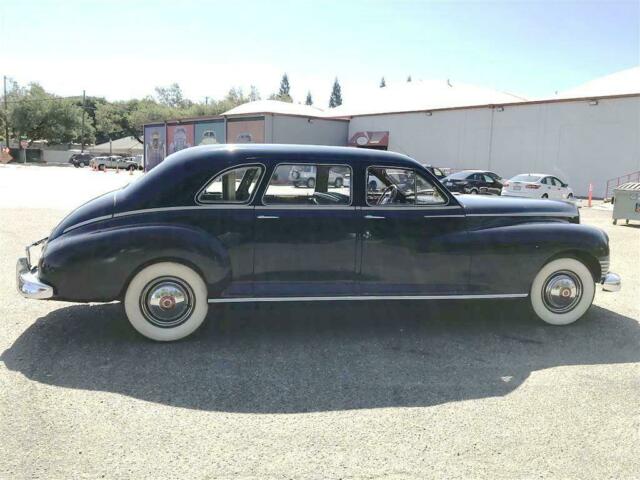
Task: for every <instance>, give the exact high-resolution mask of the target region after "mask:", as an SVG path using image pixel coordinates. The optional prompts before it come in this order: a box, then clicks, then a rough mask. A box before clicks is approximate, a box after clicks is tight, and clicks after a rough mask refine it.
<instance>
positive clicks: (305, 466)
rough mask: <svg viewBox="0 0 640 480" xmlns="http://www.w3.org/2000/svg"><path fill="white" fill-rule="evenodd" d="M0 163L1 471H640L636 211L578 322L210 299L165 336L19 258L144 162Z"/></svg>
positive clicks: (592, 213)
mask: <svg viewBox="0 0 640 480" xmlns="http://www.w3.org/2000/svg"><path fill="white" fill-rule="evenodd" d="M140 175H141V174H140V173H138V172H136V173H134V175H131V176H130V175H129V174H128V173H124V172H121V173H119V174H116V173H115V172H106V173H103V172H93V171H90V170H89V169H74V168H68V167H66V168H65V167H31V166H29V167H22V166H14V165H9V166H0V287H1V288H2V290H3V291H5V292H6V295H5V298H4V301H3V302H2V303H0V321H1V323H0V438H2V442H1V443H0V478H67V477H105V478H132V477H138V478H139V477H153V478H169V477H172V478H175V477H180V476H183V477H186V476H189V477H193V478H232V477H233V478H248V479H249V478H256V479H257V478H318V479H320V478H322V479H324V478H391V479H410V478H425V477H447V478H470V477H474V478H477V477H491V478H513V477H519V478H522V477H526V478H531V477H547V478H558V477H563V478H602V477H614V478H637V477H639V476H640V459H639V458H640V456H639V455H638V451H640V301H639V300H638V292H640V266H639V265H640V225H639V224H637V223H636V224H635V225H630V226H625V225H620V224H619V225H617V226H613V225H612V224H611V212H610V211H608V210H606V209H602V208H586V206H585V207H583V208H581V216H582V222H583V223H586V224H591V225H595V226H598V227H601V228H604V229H605V230H606V231H607V233H608V234H609V236H610V241H611V250H612V252H611V268H612V270H613V271H615V272H616V273H619V274H620V275H621V276H622V279H623V288H622V291H620V292H618V293H615V294H612V293H606V292H602V291H600V289H598V291H597V293H596V298H595V302H594V305H593V307H592V308H591V310H590V311H589V312H588V313H587V315H586V316H585V317H584V318H583V319H582V320H580V321H579V322H577V323H576V324H573V325H570V326H567V327H553V326H549V325H545V324H543V323H541V322H539V321H536V320H535V319H534V318H533V317H532V315H530V314H529V313H528V310H527V307H526V305H525V304H523V303H522V302H513V301H501V302H487V303H468V302H460V303H449V302H435V303H425V302H412V303H395V302H354V303H352V304H349V303H346V302H338V303H334V304H330V303H326V304H322V305H315V304H314V305H311V304H308V303H300V304H290V305H288V304H256V305H254V304H238V305H224V306H217V307H216V308H212V309H211V311H210V316H209V319H208V322H207V323H206V324H205V326H204V327H203V328H202V329H201V330H200V331H198V332H197V333H196V334H195V335H194V336H192V337H190V338H189V339H187V340H185V341H182V342H178V343H173V344H157V343H153V342H150V341H147V340H145V339H144V338H142V337H141V336H140V335H138V334H136V333H135V332H134V331H133V329H132V328H131V327H130V326H129V324H128V322H127V320H126V318H125V317H124V314H123V312H122V311H121V306H120V305H119V304H115V303H114V304H106V305H103V304H90V305H76V304H69V303H59V302H38V301H33V300H26V299H23V298H22V297H20V296H19V295H18V293H17V292H16V289H15V278H14V269H15V262H16V258H17V257H19V256H21V255H23V251H24V250H23V249H24V246H25V245H26V244H28V243H30V242H32V241H34V240H37V239H39V238H42V237H44V236H46V235H47V234H48V232H49V231H50V229H51V228H52V227H54V226H55V225H56V224H57V223H58V222H59V221H60V220H61V219H62V217H63V216H64V215H65V214H66V213H68V211H69V210H70V209H72V208H73V207H74V206H76V205H78V204H79V203H82V202H83V201H86V200H88V199H89V198H91V197H93V196H95V195H97V194H99V193H102V192H105V191H108V190H111V189H114V188H117V187H119V186H121V185H124V184H126V183H127V182H128V181H131V180H135V179H136V178H139V177H140Z"/></svg>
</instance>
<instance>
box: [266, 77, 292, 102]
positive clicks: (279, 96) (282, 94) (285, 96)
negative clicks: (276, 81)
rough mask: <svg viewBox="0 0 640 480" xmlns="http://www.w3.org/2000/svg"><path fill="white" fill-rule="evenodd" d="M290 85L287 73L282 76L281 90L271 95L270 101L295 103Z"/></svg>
mask: <svg viewBox="0 0 640 480" xmlns="http://www.w3.org/2000/svg"><path fill="white" fill-rule="evenodd" d="M290 88H291V87H290V85H289V76H288V75H287V74H286V73H285V74H284V75H282V79H281V80H280V89H279V90H278V93H272V94H271V95H269V100H280V101H281V102H289V103H293V98H291V94H290V93H289V90H290Z"/></svg>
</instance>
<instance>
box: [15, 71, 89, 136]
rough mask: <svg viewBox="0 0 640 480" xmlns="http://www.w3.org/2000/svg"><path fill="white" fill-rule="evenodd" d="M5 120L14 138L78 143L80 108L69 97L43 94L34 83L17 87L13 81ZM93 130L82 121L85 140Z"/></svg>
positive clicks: (80, 120) (40, 88) (87, 123)
mask: <svg viewBox="0 0 640 480" xmlns="http://www.w3.org/2000/svg"><path fill="white" fill-rule="evenodd" d="M7 100H8V102H9V105H10V107H9V114H8V121H9V125H10V128H11V133H10V134H12V136H13V137H14V138H20V137H23V136H24V137H27V138H28V139H29V140H30V141H34V140H46V141H48V142H49V143H51V144H59V143H70V142H79V141H80V140H81V138H80V137H81V133H82V107H80V106H78V105H77V104H76V102H74V100H73V99H68V98H59V97H56V96H54V95H52V94H50V93H47V92H46V91H45V90H44V88H42V87H41V86H40V85H38V84H37V83H31V84H29V85H28V86H27V87H20V86H18V85H17V84H15V83H14V85H13V88H12V89H11V92H10V93H8V94H7ZM94 139H95V131H94V128H93V125H92V124H91V122H85V133H84V140H85V142H89V143H91V142H93V141H94Z"/></svg>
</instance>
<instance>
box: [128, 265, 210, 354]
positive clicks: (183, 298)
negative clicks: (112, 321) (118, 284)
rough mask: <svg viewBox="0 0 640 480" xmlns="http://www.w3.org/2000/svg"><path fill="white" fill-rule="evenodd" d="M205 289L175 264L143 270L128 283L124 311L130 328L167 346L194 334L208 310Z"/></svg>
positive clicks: (190, 271) (191, 273)
mask: <svg viewBox="0 0 640 480" xmlns="http://www.w3.org/2000/svg"><path fill="white" fill-rule="evenodd" d="M207 297H208V295H207V285H206V284H205V282H204V280H203V279H202V277H201V276H200V275H199V274H198V273H196V272H195V271H194V270H193V269H191V268H189V267H187V266H185V265H182V264H180V263H174V262H160V263H155V264H153V265H149V266H148V267H145V268H144V269H142V270H141V271H140V272H138V273H137V274H136V276H135V277H133V279H132V280H131V282H130V283H129V286H128V287H127V292H126V294H125V297H124V309H125V312H126V314H127V318H128V319H129V322H131V325H132V326H133V328H135V329H136V330H137V331H138V332H140V333H141V334H142V335H144V336H145V337H147V338H150V339H152V340H157V341H160V342H170V341H173V340H179V339H181V338H184V337H186V336H188V335H190V334H191V333H193V332H194V331H195V330H196V329H197V328H198V327H199V326H200V325H201V324H202V322H203V321H204V319H205V318H206V316H207V311H208V309H209V304H208V298H207Z"/></svg>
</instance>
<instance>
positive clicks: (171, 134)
mask: <svg viewBox="0 0 640 480" xmlns="http://www.w3.org/2000/svg"><path fill="white" fill-rule="evenodd" d="M167 144H168V145H169V148H168V149H167V155H171V154H172V153H176V152H179V151H180V150H184V149H185V148H189V147H193V125H169V126H168V127H167Z"/></svg>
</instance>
